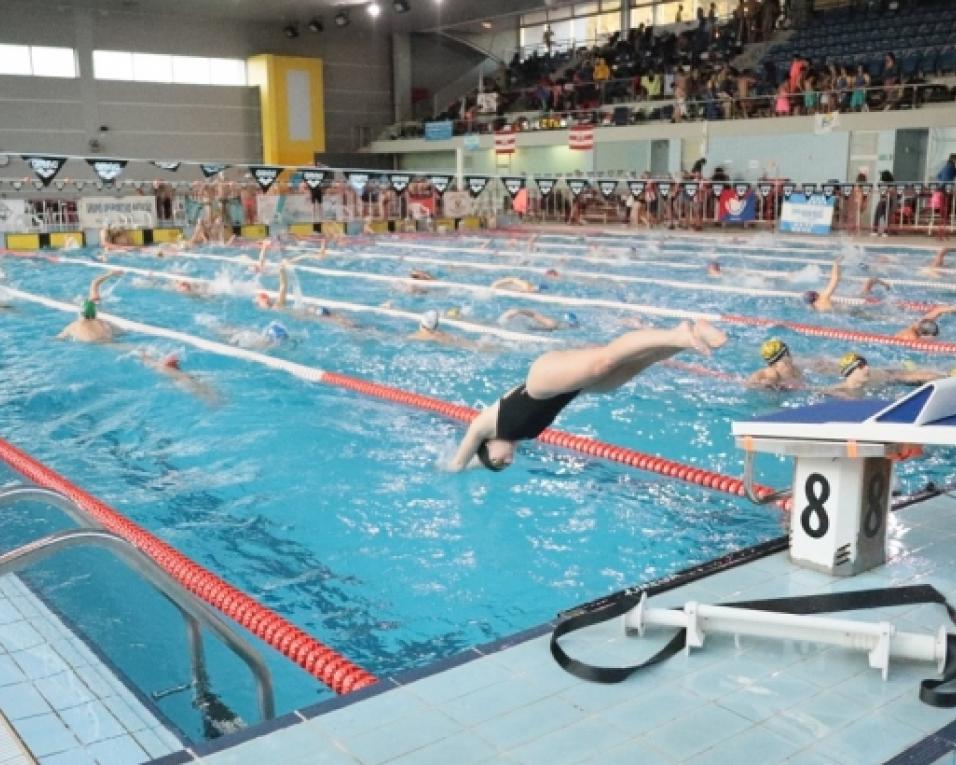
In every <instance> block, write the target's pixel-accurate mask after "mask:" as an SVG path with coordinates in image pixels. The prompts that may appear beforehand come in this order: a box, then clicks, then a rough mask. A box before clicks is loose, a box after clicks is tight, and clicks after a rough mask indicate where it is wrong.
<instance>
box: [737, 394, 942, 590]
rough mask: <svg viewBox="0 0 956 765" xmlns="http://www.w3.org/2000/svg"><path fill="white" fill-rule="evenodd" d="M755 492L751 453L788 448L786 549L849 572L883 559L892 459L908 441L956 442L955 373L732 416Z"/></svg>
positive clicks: (796, 557) (816, 565)
mask: <svg viewBox="0 0 956 765" xmlns="http://www.w3.org/2000/svg"><path fill="white" fill-rule="evenodd" d="M732 432H733V435H734V436H735V437H736V441H737V446H738V447H740V448H742V449H743V450H744V452H745V454H744V485H745V489H746V491H747V496H748V497H749V498H750V499H751V500H752V501H754V502H759V503H761V504H762V503H765V502H768V501H771V500H773V499H778V498H779V497H780V496H781V495H773V496H770V497H763V498H759V499H758V498H757V497H756V496H755V493H754V490H753V473H754V456H755V454H756V453H757V452H766V453H770V454H778V455H785V456H791V457H794V458H795V460H796V463H795V466H794V480H793V490H792V492H788V493H790V494H791V496H792V510H791V519H790V558H791V560H792V561H793V562H794V563H796V564H797V565H800V566H804V567H806V568H811V569H814V570H817V571H823V572H825V573H828V574H834V575H838V576H851V575H854V574H858V573H860V572H862V571H867V570H868V569H871V568H874V567H876V566H879V565H882V564H883V563H884V562H885V561H886V520H887V513H888V511H889V506H890V496H891V491H890V490H891V487H892V480H893V462H894V460H898V459H900V458H902V457H904V456H906V454H907V453H908V452H910V451H911V450H912V445H914V444H918V445H925V444H933V445H945V446H954V445H956V379H952V378H948V379H941V380H936V381H934V382H931V383H927V384H926V385H924V386H922V387H921V388H918V389H917V390H915V391H913V392H912V393H911V394H910V395H908V396H905V397H904V398H902V399H900V400H898V401H881V400H875V399H865V400H861V401H844V400H834V401H829V402H827V403H824V404H817V405H815V406H807V407H800V408H797V409H784V410H781V411H779V412H775V413H773V414H770V415H765V416H761V417H757V418H755V419H753V420H749V421H746V422H735V423H733V426H732Z"/></svg>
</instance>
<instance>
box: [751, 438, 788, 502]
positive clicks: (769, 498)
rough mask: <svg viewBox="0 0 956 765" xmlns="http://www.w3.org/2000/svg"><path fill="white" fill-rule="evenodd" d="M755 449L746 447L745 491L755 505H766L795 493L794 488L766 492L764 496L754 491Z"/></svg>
mask: <svg viewBox="0 0 956 765" xmlns="http://www.w3.org/2000/svg"><path fill="white" fill-rule="evenodd" d="M745 448H746V447H745ZM754 455H755V453H754V451H753V449H750V448H746V450H745V451H744V479H743V481H744V493H745V494H746V495H747V499H749V500H750V501H751V502H753V503H754V504H755V505H766V504H769V503H770V502H776V501H777V500H779V499H786V498H787V497H790V496H792V495H793V490H792V489H785V490H783V491H774V492H771V493H770V494H765V495H763V496H762V497H761V496H758V495H757V493H756V492H755V491H754Z"/></svg>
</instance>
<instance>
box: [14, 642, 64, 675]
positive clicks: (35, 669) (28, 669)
mask: <svg viewBox="0 0 956 765" xmlns="http://www.w3.org/2000/svg"><path fill="white" fill-rule="evenodd" d="M10 656H11V658H12V659H13V660H14V661H16V663H17V664H18V665H19V666H20V669H22V670H23V673H24V674H25V675H26V676H27V677H28V678H30V679H31V680H38V679H39V678H41V677H49V676H50V675H56V674H59V673H60V672H66V671H68V670H69V669H70V667H69V665H68V664H67V663H66V662H65V661H64V660H63V658H62V657H61V656H60V654H58V653H57V652H56V651H54V650H53V649H52V648H50V647H49V646H47V645H39V646H35V647H34V648H28V649H27V650H25V651H17V652H16V653H11V654H10Z"/></svg>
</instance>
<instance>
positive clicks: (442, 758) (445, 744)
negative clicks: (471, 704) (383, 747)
mask: <svg viewBox="0 0 956 765" xmlns="http://www.w3.org/2000/svg"><path fill="white" fill-rule="evenodd" d="M495 757H496V753H495V748H494V747H493V746H492V745H491V744H489V743H488V742H487V741H485V740H484V739H482V738H481V737H480V736H478V735H477V734H475V733H472V732H471V731H463V732H461V733H456V734H454V735H452V736H449V737H448V738H445V739H442V740H441V741H436V742H435V743H434V744H429V745H428V746H424V747H422V748H421V749H416V750H415V751H414V752H409V753H408V754H406V755H403V756H401V757H399V758H397V759H395V760H389V761H388V763H389V765H448V764H449V763H454V764H455V765H475V764H476V763H480V762H487V761H488V760H492V759H494V758H495Z"/></svg>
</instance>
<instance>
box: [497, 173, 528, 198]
mask: <svg viewBox="0 0 956 765" xmlns="http://www.w3.org/2000/svg"><path fill="white" fill-rule="evenodd" d="M501 182H502V183H503V184H504V185H505V191H507V192H508V196H510V197H511V198H512V199H514V198H515V197H516V196H518V192H519V191H521V189H522V188H524V178H519V177H517V176H509V177H506V178H502V179H501Z"/></svg>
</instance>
